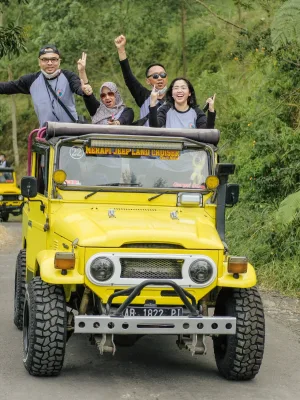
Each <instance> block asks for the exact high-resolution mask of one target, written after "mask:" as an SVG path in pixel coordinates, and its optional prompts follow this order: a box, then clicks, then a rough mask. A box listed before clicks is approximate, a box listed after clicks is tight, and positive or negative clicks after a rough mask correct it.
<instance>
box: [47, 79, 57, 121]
mask: <svg viewBox="0 0 300 400" xmlns="http://www.w3.org/2000/svg"><path fill="white" fill-rule="evenodd" d="M58 78H59V76H58V77H57V78H56V84H55V88H54V92H55V93H56V89H57V84H58ZM48 84H49V85H50V83H49V82H48ZM45 85H46V89H47V93H48V96H49V100H50V103H51V107H52V114H53V115H54V117H55V118H56V119H57V121H59V118H58V116H57V115H56V113H55V111H54V100H55V98H54V96H52V98H51V95H50V92H49V89H48V85H47V84H46V82H45Z"/></svg>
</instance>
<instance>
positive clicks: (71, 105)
mask: <svg viewBox="0 0 300 400" xmlns="http://www.w3.org/2000/svg"><path fill="white" fill-rule="evenodd" d="M60 61H61V59H60V52H59V51H58V49H57V48H56V46H54V45H51V44H48V45H46V46H44V47H42V48H41V49H40V51H39V66H40V71H38V72H35V73H31V74H28V75H23V76H21V77H20V78H19V79H18V80H15V81H9V82H0V94H17V93H23V94H30V95H31V97H32V100H33V105H34V109H35V112H36V115H37V117H38V120H39V123H40V127H41V126H44V125H45V122H46V121H55V122H56V121H60V122H76V121H77V119H78V115H77V112H76V108H75V99H74V93H76V94H78V95H79V96H83V95H84V94H83V91H82V89H81V82H80V79H79V77H78V76H77V75H75V74H74V73H73V72H71V71H67V70H65V69H60Z"/></svg>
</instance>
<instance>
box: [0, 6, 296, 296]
mask: <svg viewBox="0 0 300 400" xmlns="http://www.w3.org/2000/svg"><path fill="white" fill-rule="evenodd" d="M2 3H3V2H2ZM4 3H5V2H4ZM10 3H11V5H10V12H9V13H8V12H6V11H7V10H5V7H6V6H5V5H4V6H3V7H4V8H3V15H4V16H5V18H4V23H5V26H9V24H10V23H12V22H13V21H15V20H18V23H19V24H22V25H23V26H24V29H25V32H26V37H27V41H26V47H27V49H28V53H22V54H21V55H20V56H19V57H15V58H14V59H13V60H12V61H11V65H12V69H13V72H14V76H15V77H18V76H20V75H21V74H25V73H28V72H31V71H35V70H36V69H37V53H38V49H39V47H41V46H42V45H44V44H45V43H55V44H56V45H57V46H58V47H59V48H60V49H61V51H62V53H63V67H64V68H68V69H72V70H74V71H76V60H77V59H78V58H79V57H80V55H81V52H82V51H83V50H84V51H87V53H88V67H87V68H88V75H89V79H90V81H91V82H92V83H93V86H94V88H95V90H96V91H98V90H99V87H100V85H101V82H103V81H104V80H108V79H109V80H113V81H115V82H116V83H117V84H118V85H119V86H120V89H121V91H122V94H123V98H124V99H125V101H126V103H127V104H128V105H130V106H133V108H134V109H135V110H136V111H137V108H136V106H135V104H134V102H133V101H132V98H131V97H130V94H129V93H128V91H127V90H126V88H125V85H124V82H123V80H122V76H121V73H120V68H119V64H118V57H117V52H116V49H115V47H114V44H113V39H114V38H115V36H117V35H119V34H121V33H124V34H126V37H127V41H128V45H127V53H128V57H129V58H130V62H131V65H132V69H133V70H134V72H135V73H136V74H137V76H138V77H139V78H140V79H141V80H143V79H144V70H145V68H146V66H147V65H148V64H150V63H152V62H155V61H158V62H162V63H163V64H165V65H166V68H167V71H168V74H169V78H170V79H172V78H173V77H175V76H180V75H182V74H183V71H184V69H183V66H184V57H185V56H186V58H187V77H188V78H190V80H191V81H192V82H193V84H194V86H195V88H196V93H197V99H198V102H199V104H200V106H201V105H203V103H204V101H205V99H206V98H207V97H208V96H209V95H212V94H213V93H217V102H216V107H217V112H218V117H217V118H218V119H217V126H218V128H219V129H220V130H221V134H222V140H221V143H220V151H221V159H222V161H230V162H234V163H235V164H236V174H235V176H234V177H233V178H232V179H233V180H234V181H235V182H238V183H239V184H240V185H241V198H240V203H239V205H237V206H236V207H234V208H232V209H229V210H228V211H227V241H228V243H229V245H230V249H231V253H234V254H239V255H244V254H245V255H247V256H248V257H249V258H250V260H251V261H252V262H253V264H255V266H256V268H257V271H258V274H259V279H260V283H261V284H263V285H265V286H269V287H272V288H276V289H280V290H284V291H288V292H289V293H294V294H296V293H298V295H299V287H300V249H299V240H300V225H299V222H300V215H299V208H300V207H299V203H300V196H299V192H298V191H299V190H300V185H299V182H300V157H299V155H300V139H299V133H300V88H299V82H300V47H299V37H300V35H299V27H300V6H299V1H297V0H288V1H284V0H253V1H250V0H240V1H239V0H223V1H220V0H212V1H209V2H208V1H205V0H204V1H198V0H172V1H171V0H157V1H156V2H155V3H153V4H152V3H147V5H146V3H145V2H144V1H142V0H112V1H111V2H109V3H107V1H105V0H97V1H96V0H75V1H74V0H66V1H63V2H46V1H44V0H30V1H29V2H28V4H27V5H20V4H19V2H18V1H13V0H12V1H10ZM203 3H204V5H207V6H208V7H204V6H203ZM149 7H154V8H155V12H154V13H153V12H149ZM183 24H184V25H183ZM183 27H184V31H183V30H182V28H183ZM183 40H184V42H183ZM7 62H8V60H7V59H6V58H2V59H1V60H0V79H1V80H7V76H6V72H3V73H2V75H1V71H5V68H6V64H7ZM7 100H8V97H6V96H2V97H1V99H0V132H1V133H0V139H1V144H2V146H1V147H3V146H4V149H3V150H5V151H6V152H7V153H8V154H9V155H11V156H12V154H11V153H10V152H9V149H10V147H11V145H10V141H9V137H10V131H11V122H10V111H9V103H8V101H7ZM77 104H78V109H79V111H80V112H81V113H82V112H84V105H83V102H82V101H81V100H80V99H78V100H77ZM85 114H87V113H86V112H85ZM35 125H36V117H35V115H34V113H33V108H32V106H31V103H30V100H29V99H28V98H26V97H25V96H21V95H19V96H18V134H19V146H20V147H21V148H22V149H21V154H23V155H24V158H25V154H26V137H27V134H28V132H29V131H30V130H31V129H32V128H33V127H34V126H35ZM24 161H25V159H24Z"/></svg>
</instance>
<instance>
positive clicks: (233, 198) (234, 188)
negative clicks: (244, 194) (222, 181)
mask: <svg viewBox="0 0 300 400" xmlns="http://www.w3.org/2000/svg"><path fill="white" fill-rule="evenodd" d="M239 194H240V187H239V185H237V184H236V183H228V184H227V186H226V199H225V203H226V206H227V207H232V206H234V205H235V204H236V203H237V202H238V201H239Z"/></svg>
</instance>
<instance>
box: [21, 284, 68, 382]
mask: <svg viewBox="0 0 300 400" xmlns="http://www.w3.org/2000/svg"><path fill="white" fill-rule="evenodd" d="M66 341H67V312H66V302H65V296H64V290H63V287H61V286H56V285H50V284H48V283H45V282H43V281H42V280H41V279H40V278H39V277H36V278H34V279H32V281H30V283H29V284H28V286H27V290H26V295H25V303H24V321H23V363H24V366H25V368H26V369H27V371H28V372H29V373H30V374H31V375H35V376H57V375H59V374H60V371H61V369H62V367H63V363H64V356H65V348H66Z"/></svg>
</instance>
